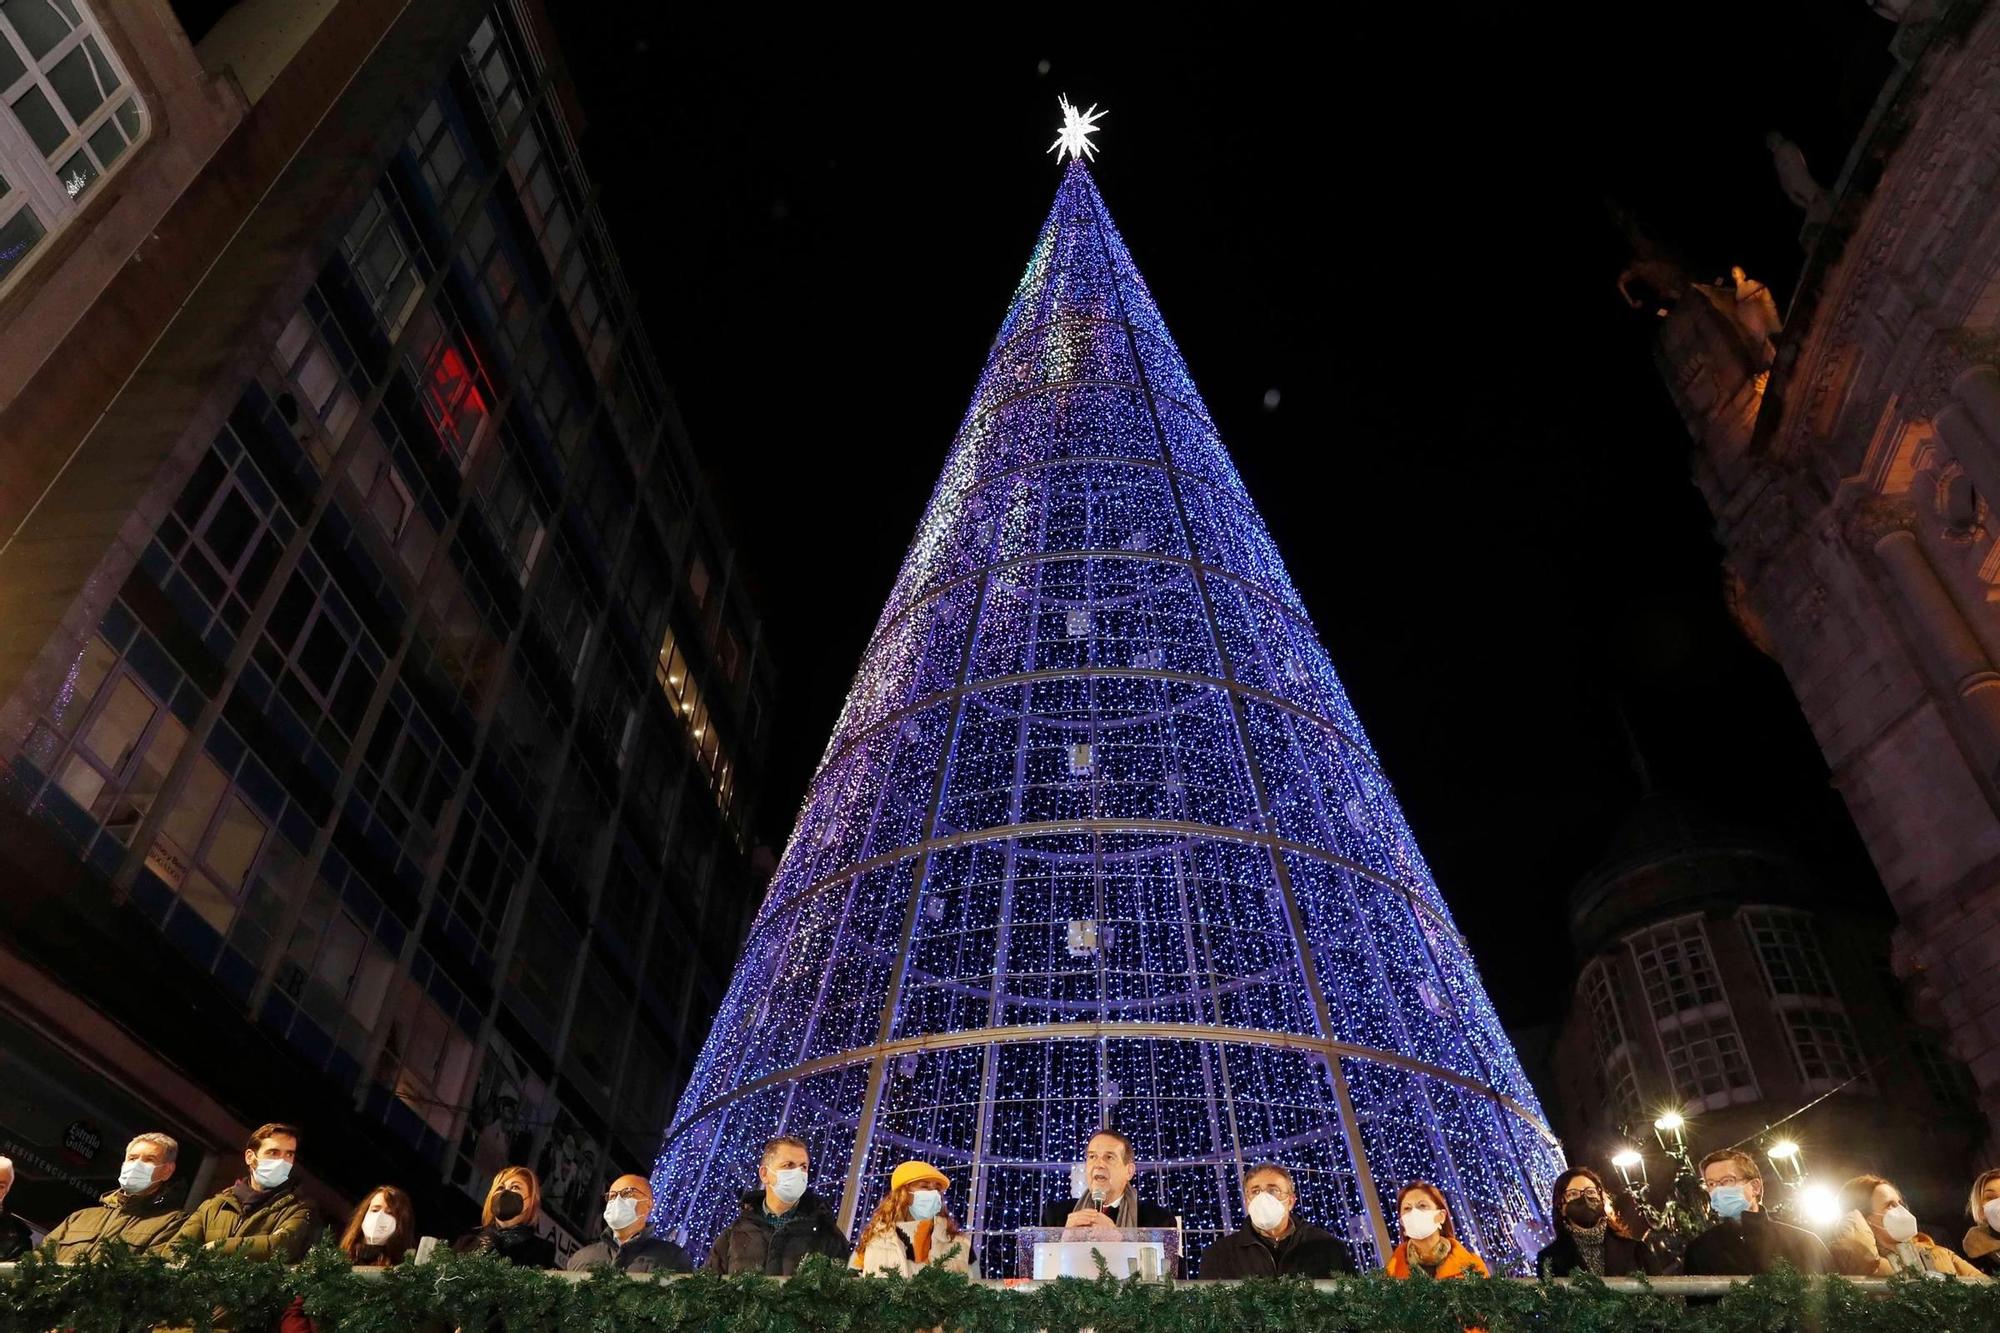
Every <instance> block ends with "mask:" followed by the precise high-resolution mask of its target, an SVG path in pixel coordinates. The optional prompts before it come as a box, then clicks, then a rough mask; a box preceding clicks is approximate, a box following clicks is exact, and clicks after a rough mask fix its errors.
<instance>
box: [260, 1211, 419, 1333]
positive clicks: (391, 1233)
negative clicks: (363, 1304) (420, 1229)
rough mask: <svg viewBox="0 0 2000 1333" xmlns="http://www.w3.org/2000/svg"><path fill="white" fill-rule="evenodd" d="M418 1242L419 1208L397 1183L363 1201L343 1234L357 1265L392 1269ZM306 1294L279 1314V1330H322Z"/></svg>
mask: <svg viewBox="0 0 2000 1333" xmlns="http://www.w3.org/2000/svg"><path fill="white" fill-rule="evenodd" d="M416 1243H417V1210H416V1207H415V1206H414V1205H413V1204H412V1203H411V1202H410V1196H409V1195H407V1194H405V1193H403V1191H401V1190H399V1189H397V1188H396V1187H395V1186H394V1185H380V1186H377V1187H376V1188H375V1190H374V1191H373V1192H371V1193H370V1194H369V1195H368V1197H367V1198H365V1199H363V1200H362V1201H361V1206H360V1207H358V1208H356V1209H355V1210H354V1215H353V1216H351V1217H349V1218H348V1219H347V1229H346V1230H344V1231H342V1232H341V1233H340V1251H341V1253H342V1254H345V1255H346V1256H347V1261H348V1262H349V1263H351V1264H353V1265H354V1266H355V1267H356V1268H388V1267H390V1266H392V1265H394V1264H399V1263H401V1262H402V1261H403V1256H404V1255H406V1254H408V1253H409V1252H410V1247H411V1246H413V1245H415V1244H416ZM305 1307H306V1303H305V1299H304V1298H303V1297H296V1296H295V1297H293V1298H292V1303H291V1305H290V1306H289V1307H288V1308H287V1309H286V1310H285V1312H284V1313H283V1314H281V1315H279V1316H278V1333H318V1329H319V1325H318V1324H317V1323H316V1322H315V1321H314V1320H313V1319H312V1317H311V1316H309V1315H307V1314H306V1308H305Z"/></svg>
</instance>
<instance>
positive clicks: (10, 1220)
mask: <svg viewBox="0 0 2000 1333" xmlns="http://www.w3.org/2000/svg"><path fill="white" fill-rule="evenodd" d="M34 1239H35V1235H34V1233H33V1232H32V1231H29V1230H28V1224H27V1223H26V1222H23V1221H22V1220H21V1219H20V1218H18V1217H16V1216H14V1215H13V1214H12V1213H0V1263H7V1262H9V1261H11V1260H14V1259H19V1258H20V1257H21V1256H22V1255H24V1254H26V1253H27V1252H28V1249H29V1247H30V1246H31V1245H32V1244H33V1242H34Z"/></svg>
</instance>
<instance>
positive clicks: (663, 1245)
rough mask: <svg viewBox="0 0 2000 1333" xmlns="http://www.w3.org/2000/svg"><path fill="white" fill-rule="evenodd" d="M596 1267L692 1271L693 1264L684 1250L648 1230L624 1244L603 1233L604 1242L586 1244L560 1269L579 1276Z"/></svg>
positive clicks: (665, 1271) (636, 1270) (662, 1271)
mask: <svg viewBox="0 0 2000 1333" xmlns="http://www.w3.org/2000/svg"><path fill="white" fill-rule="evenodd" d="M599 1264H610V1265H611V1266H612V1267H613V1268H616V1269H618V1270H619V1271H621V1272H626V1273H692V1272H694V1264H693V1263H692V1262H690V1261H689V1259H688V1257H687V1251H686V1250H684V1249H682V1248H681V1247H680V1246H678V1245H676V1244H674V1243H673V1242H672V1241H670V1240H664V1239H662V1238H661V1237H659V1236H655V1235H654V1234H653V1233H652V1232H650V1231H641V1232H640V1233H639V1234H638V1235H636V1236H634V1237H632V1239H630V1240H628V1241H626V1242H625V1243H624V1244H623V1245H620V1244H619V1243H618V1242H617V1241H615V1240H613V1239H612V1238H611V1236H610V1234H609V1233H606V1235H605V1237H604V1239H603V1240H600V1241H598V1242H597V1243H596V1244H595V1245H586V1246H584V1247H583V1248H582V1249H580V1250H578V1251H577V1252H576V1253H575V1254H572V1255H571V1256H570V1257H569V1262H568V1263H567V1264H564V1265H563V1267H565V1268H567V1269H569V1271H570V1272H572V1273H580V1272H582V1271H583V1270H584V1269H586V1268H595V1267H597V1265H599Z"/></svg>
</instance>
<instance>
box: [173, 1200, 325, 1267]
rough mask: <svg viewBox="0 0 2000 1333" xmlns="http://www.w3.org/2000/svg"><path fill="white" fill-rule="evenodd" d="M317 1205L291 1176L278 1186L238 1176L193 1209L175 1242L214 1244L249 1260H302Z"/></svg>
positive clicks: (291, 1261)
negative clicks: (301, 1193) (268, 1187)
mask: <svg viewBox="0 0 2000 1333" xmlns="http://www.w3.org/2000/svg"><path fill="white" fill-rule="evenodd" d="M312 1223H313V1213H312V1207H311V1206H310V1205H309V1204H307V1203H306V1201H305V1200H304V1199H301V1198H300V1197H299V1196H298V1193H297V1187H296V1186H295V1185H294V1184H293V1182H291V1181H286V1182H285V1183H284V1184H282V1185H280V1186H278V1188H276V1189H274V1190H260V1189H258V1188H257V1187H256V1186H255V1185H252V1184H251V1183H250V1182H249V1181H246V1180H239V1181H237V1182H236V1183H235V1184H234V1185H231V1186H230V1187H229V1188H228V1189H226V1190H224V1191H222V1193H220V1194H218V1195H216V1196H215V1197H214V1198H212V1199H206V1200H203V1202H202V1205H201V1206H200V1207H199V1208H197V1209H195V1210H194V1211H193V1212H191V1213H189V1214H188V1216H187V1221H185V1222H183V1223H181V1229H180V1230H179V1231H178V1232H176V1233H175V1234H174V1240H175V1241H176V1242H179V1241H183V1240H195V1241H199V1242H200V1243H201V1244H203V1245H209V1244H214V1245H215V1248H216V1249H218V1250H220V1251H222V1252H223V1253H224V1254H240V1255H242V1256H243V1257H244V1258H245V1259H277V1260H279V1261H280V1262H282V1263H297V1262H298V1261H299V1259H300V1258H301V1257H303V1256H304V1254H305V1252H306V1245H307V1244H308V1243H309V1242H310V1241H311V1240H312Z"/></svg>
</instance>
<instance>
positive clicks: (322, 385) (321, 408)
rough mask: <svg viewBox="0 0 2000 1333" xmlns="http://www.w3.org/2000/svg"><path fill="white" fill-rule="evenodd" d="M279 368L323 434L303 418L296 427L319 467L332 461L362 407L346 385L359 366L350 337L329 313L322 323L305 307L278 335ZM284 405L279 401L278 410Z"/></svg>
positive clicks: (323, 468)
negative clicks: (338, 327) (344, 333)
mask: <svg viewBox="0 0 2000 1333" xmlns="http://www.w3.org/2000/svg"><path fill="white" fill-rule="evenodd" d="M276 360H277V363H278V368H279V369H280V370H282V371H283V372H284V373H285V377H286V378H287V379H289V380H290V381H291V382H292V385H293V386H294V387H295V388H296V389H297V391H298V392H297V395H296V397H297V399H298V401H299V402H300V403H302V404H303V405H304V406H305V408H306V409H307V410H308V411H310V412H311V413H312V415H313V416H314V417H315V418H317V419H318V421H319V423H320V425H321V426H322V427H323V428H324V434H323V435H322V434H320V433H318V432H314V431H312V430H311V429H310V427H306V426H305V425H304V421H303V418H299V419H297V420H293V421H292V423H291V424H292V426H293V429H294V431H295V432H302V433H300V436H299V438H300V439H301V441H303V442H304V443H305V445H306V451H307V452H308V453H310V454H311V455H312V458H313V462H314V463H315V464H317V465H318V466H319V468H320V470H321V471H325V470H326V465H327V464H328V463H329V462H331V461H332V460H333V453H334V450H335V449H337V448H338V447H339V445H340V441H341V438H342V437H343V436H345V435H346V434H347V428H348V426H349V425H351V424H353V421H354V418H355V416H356V415H357V414H358V413H359V412H360V410H361V400H360V399H358V398H356V397H355V396H354V390H353V389H351V388H350V387H348V376H349V375H350V374H352V375H354V376H356V377H357V378H359V377H360V367H359V365H358V364H357V362H356V360H355V357H354V354H353V352H352V351H351V350H350V349H349V348H348V346H347V340H346V339H345V338H343V337H341V336H340V331H339V330H338V329H337V328H335V327H334V326H333V324H332V320H331V317H330V316H328V317H326V319H325V322H324V323H321V322H320V321H319V320H317V319H316V318H315V316H314V314H313V313H312V312H311V311H310V310H308V309H306V308H304V307H301V308H300V309H299V310H298V311H296V312H295V313H294V314H293V315H292V318H291V320H290V322H289V323H287V324H286V325H285V328H284V331H283V332H282V333H280V334H279V335H278V345H277V351H276ZM282 409H283V404H282V403H281V404H280V410H282Z"/></svg>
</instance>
